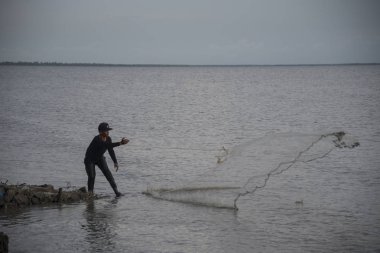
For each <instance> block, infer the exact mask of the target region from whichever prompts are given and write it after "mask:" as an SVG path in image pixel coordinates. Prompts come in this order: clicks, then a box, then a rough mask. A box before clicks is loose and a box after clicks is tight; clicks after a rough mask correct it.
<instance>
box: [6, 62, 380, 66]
mask: <svg viewBox="0 0 380 253" xmlns="http://www.w3.org/2000/svg"><path fill="white" fill-rule="evenodd" d="M379 64H380V63H377V62H368V63H306V64H305V63H303V64H302V63H300V64H295V63H294V64H149V63H142V64H126V63H85V62H82V63H74V62H72V63H65V62H38V61H3V62H0V65H18V66H93V67H96V66H98V67H264V66H273V67H275V66H339V65H379Z"/></svg>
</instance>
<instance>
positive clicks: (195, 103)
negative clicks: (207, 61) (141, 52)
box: [0, 65, 380, 252]
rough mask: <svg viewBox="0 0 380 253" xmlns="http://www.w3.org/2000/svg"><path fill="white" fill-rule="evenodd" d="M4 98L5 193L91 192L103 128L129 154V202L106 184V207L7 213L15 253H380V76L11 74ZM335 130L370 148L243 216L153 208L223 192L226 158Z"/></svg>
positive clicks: (216, 71)
mask: <svg viewBox="0 0 380 253" xmlns="http://www.w3.org/2000/svg"><path fill="white" fill-rule="evenodd" d="M0 89H1V91H0V107H1V112H0V133H1V142H0V143H1V145H0V180H1V181H2V182H4V181H6V180H8V183H14V184H16V183H28V184H45V183H48V184H52V185H54V186H55V187H66V186H78V187H79V186H84V185H86V182H87V176H86V173H85V170H84V165H83V158H84V153H85V151H86V148H87V146H88V144H89V143H90V141H91V140H92V138H93V137H94V136H95V135H96V134H97V126H98V124H99V123H100V122H102V121H107V122H108V123H109V124H110V125H111V127H113V128H114V130H113V131H111V133H110V134H111V137H112V138H113V140H114V141H118V140H119V139H121V137H127V138H129V139H130V140H131V141H130V143H129V144H128V145H126V146H122V147H118V148H116V149H115V151H116V156H117V157H118V160H119V164H120V170H119V171H118V172H115V171H113V174H114V177H115V180H116V183H117V184H118V187H119V190H120V191H121V192H123V193H125V196H123V197H122V198H118V199H115V198H114V196H113V192H112V189H111V187H110V186H109V184H108V182H107V181H106V180H105V178H104V176H103V175H102V174H101V172H100V170H97V178H96V183H95V191H96V193H97V194H99V195H100V196H101V198H100V199H98V200H94V201H89V202H81V203H75V204H70V205H61V206H56V205H49V206H40V207H31V208H26V209H22V210H18V211H11V210H6V211H2V212H0V231H3V232H5V233H7V234H8V235H9V238H10V245H9V247H10V252H380V198H379V193H380V66H376V65H371V66H365V65H360V66H354V65H352V66H289V67H69V66H65V67H54V66H0ZM337 130H343V131H345V132H347V133H349V134H350V135H352V136H354V137H355V138H356V139H357V140H358V141H359V142H360V146H359V147H357V148H355V149H336V150H333V151H332V152H331V153H330V154H329V155H328V156H327V157H325V158H324V159H320V160H316V161H313V162H310V163H306V164H299V165H298V166H295V167H292V168H290V169H289V170H287V171H285V172H284V173H282V174H280V175H276V176H273V177H272V178H271V179H270V180H269V181H268V184H267V186H266V187H265V188H263V189H261V190H258V191H256V192H255V194H248V195H246V196H244V197H243V198H241V199H239V202H238V206H239V210H238V211H234V210H230V209H222V208H216V207H210V206H200V205H195V204H186V203H179V202H172V201H166V200H159V199H155V198H151V197H149V196H146V195H143V194H141V193H142V192H143V191H145V190H146V189H147V188H149V187H151V186H152V185H170V184H176V185H179V184H181V183H182V182H185V181H187V180H197V178H199V175H202V173H205V172H207V171H208V174H209V175H210V174H211V175H215V178H218V177H219V176H220V174H218V173H219V172H218V166H217V156H218V155H219V154H220V152H221V150H222V148H223V147H224V148H225V149H227V150H234V148H235V147H237V146H239V147H241V145H244V143H247V142H249V141H252V140H254V139H255V138H259V137H260V136H267V135H268V134H272V135H273V136H276V135H277V134H282V133H292V134H293V135H294V136H298V134H301V133H310V134H323V133H329V132H332V131H337ZM293 144H294V143H293ZM251 145H255V144H251ZM257 145H259V144H257ZM260 145H264V146H265V145H266V144H265V143H264V144H263V143H260ZM266 148H268V147H266ZM292 148H295V149H296V148H297V147H292ZM256 149H259V148H258V147H256ZM289 149H291V148H290V147H289ZM245 151H246V152H249V151H250V150H245ZM267 153H268V154H269V157H270V156H272V155H273V157H277V156H278V154H276V152H274V151H273V152H270V150H269V151H268V152H267ZM293 158H294V157H289V159H290V160H291V159H293ZM107 159H108V163H109V166H110V168H112V167H113V166H112V161H111V159H110V158H109V157H108V155H107ZM244 159H252V161H250V163H251V164H253V167H252V168H246V171H245V172H246V173H247V174H248V175H250V174H252V176H253V175H255V173H257V171H258V167H262V166H263V164H264V165H265V161H261V162H260V164H257V166H255V159H253V158H249V157H246V158H244ZM238 165H239V164H237V165H236V166H238ZM259 165H260V166H259ZM255 167H256V168H255ZM239 169H240V170H241V169H242V168H239ZM243 169H244V170H245V168H243ZM269 169H270V168H269ZM213 170H215V173H214V172H213ZM247 170H248V171H247ZM210 171H211V172H210ZM212 173H214V174H212ZM260 173H261V172H260ZM223 176H226V175H225V174H224V175H223ZM227 176H230V177H231V178H234V177H235V176H237V175H235V170H233V169H231V175H227ZM242 183H244V182H242ZM301 202H302V203H303V204H300V203H301Z"/></svg>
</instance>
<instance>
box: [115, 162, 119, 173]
mask: <svg viewBox="0 0 380 253" xmlns="http://www.w3.org/2000/svg"><path fill="white" fill-rule="evenodd" d="M114 168H115V169H116V171H118V170H119V164H117V163H115V164H114Z"/></svg>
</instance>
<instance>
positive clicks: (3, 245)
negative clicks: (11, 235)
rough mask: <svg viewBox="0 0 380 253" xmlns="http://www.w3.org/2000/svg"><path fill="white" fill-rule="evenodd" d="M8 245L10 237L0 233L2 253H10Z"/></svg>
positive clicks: (0, 249) (0, 251)
mask: <svg viewBox="0 0 380 253" xmlns="http://www.w3.org/2000/svg"><path fill="white" fill-rule="evenodd" d="M8 243H9V239H8V236H7V235H6V234H5V233H3V232H0V253H8Z"/></svg>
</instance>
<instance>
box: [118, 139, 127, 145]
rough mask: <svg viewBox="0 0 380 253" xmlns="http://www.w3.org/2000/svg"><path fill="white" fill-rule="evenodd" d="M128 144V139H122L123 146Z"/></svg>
mask: <svg viewBox="0 0 380 253" xmlns="http://www.w3.org/2000/svg"><path fill="white" fill-rule="evenodd" d="M128 142H129V140H128V139H127V138H122V139H121V142H120V143H121V145H125V144H127V143H128Z"/></svg>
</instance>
